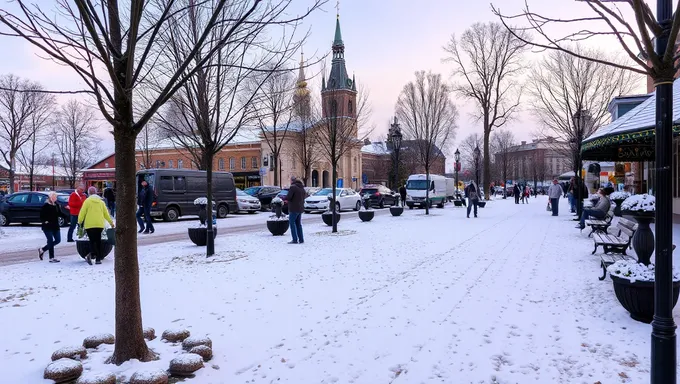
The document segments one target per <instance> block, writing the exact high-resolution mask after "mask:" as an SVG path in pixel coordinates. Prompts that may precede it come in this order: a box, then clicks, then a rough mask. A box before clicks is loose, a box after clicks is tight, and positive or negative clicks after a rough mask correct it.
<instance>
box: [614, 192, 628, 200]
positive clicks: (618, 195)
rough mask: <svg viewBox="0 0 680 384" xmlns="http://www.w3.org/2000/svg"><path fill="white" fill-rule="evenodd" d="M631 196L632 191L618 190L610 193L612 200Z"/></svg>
mask: <svg viewBox="0 0 680 384" xmlns="http://www.w3.org/2000/svg"><path fill="white" fill-rule="evenodd" d="M629 197H630V193H628V192H626V191H616V192H613V193H612V194H611V195H609V198H610V199H612V200H625V199H627V198H629Z"/></svg>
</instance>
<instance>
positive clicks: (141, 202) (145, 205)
mask: <svg viewBox="0 0 680 384" xmlns="http://www.w3.org/2000/svg"><path fill="white" fill-rule="evenodd" d="M153 198H154V190H153V187H152V186H150V185H149V183H147V182H146V180H142V186H141V188H139V191H137V207H138V208H137V214H136V215H135V216H137V223H138V224H139V231H137V233H142V232H144V233H154V232H155V229H154V227H153V219H152V218H151V205H152V204H153ZM142 215H144V220H142ZM145 222H146V227H144V223H145Z"/></svg>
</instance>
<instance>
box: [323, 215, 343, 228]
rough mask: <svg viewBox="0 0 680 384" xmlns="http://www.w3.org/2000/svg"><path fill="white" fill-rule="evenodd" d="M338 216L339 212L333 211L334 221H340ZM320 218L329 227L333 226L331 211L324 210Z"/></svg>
mask: <svg viewBox="0 0 680 384" xmlns="http://www.w3.org/2000/svg"><path fill="white" fill-rule="evenodd" d="M341 217H342V216H340V214H339V213H337V212H336V213H335V222H336V223H339V222H340V218H341ZM321 219H322V220H323V222H324V223H326V225H327V226H329V227H331V226H333V213H332V212H324V213H322V214H321Z"/></svg>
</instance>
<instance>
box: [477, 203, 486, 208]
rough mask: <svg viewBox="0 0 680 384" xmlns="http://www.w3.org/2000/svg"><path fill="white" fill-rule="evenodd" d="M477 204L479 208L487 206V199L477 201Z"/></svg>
mask: <svg viewBox="0 0 680 384" xmlns="http://www.w3.org/2000/svg"><path fill="white" fill-rule="evenodd" d="M477 206H478V207H479V208H484V207H486V201H480V202H479V203H477Z"/></svg>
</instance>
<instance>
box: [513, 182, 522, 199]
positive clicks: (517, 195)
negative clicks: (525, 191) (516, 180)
mask: <svg viewBox="0 0 680 384" xmlns="http://www.w3.org/2000/svg"><path fill="white" fill-rule="evenodd" d="M512 194H513V195H514V196H515V204H519V198H520V196H519V195H520V189H519V185H518V184H515V186H514V187H513V188H512Z"/></svg>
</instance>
